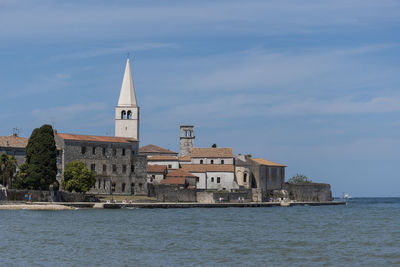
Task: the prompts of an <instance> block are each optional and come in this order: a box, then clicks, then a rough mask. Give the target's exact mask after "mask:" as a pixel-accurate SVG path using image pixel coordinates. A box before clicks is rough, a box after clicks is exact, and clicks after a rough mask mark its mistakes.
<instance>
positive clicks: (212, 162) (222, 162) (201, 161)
mask: <svg viewBox="0 0 400 267" xmlns="http://www.w3.org/2000/svg"><path fill="white" fill-rule="evenodd" d="M203 163H204V161H203V160H202V159H201V160H200V164H203ZM224 163H225V161H224V160H223V159H221V164H224ZM210 164H214V160H213V159H212V160H211V161H210Z"/></svg>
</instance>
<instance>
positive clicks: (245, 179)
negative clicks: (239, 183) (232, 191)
mask: <svg viewBox="0 0 400 267" xmlns="http://www.w3.org/2000/svg"><path fill="white" fill-rule="evenodd" d="M243 183H247V173H244V175H243Z"/></svg>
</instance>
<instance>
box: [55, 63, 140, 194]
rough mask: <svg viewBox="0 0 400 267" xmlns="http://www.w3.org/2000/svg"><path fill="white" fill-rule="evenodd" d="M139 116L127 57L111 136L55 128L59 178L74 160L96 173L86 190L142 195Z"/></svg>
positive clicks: (99, 192)
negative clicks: (57, 130) (93, 181)
mask: <svg viewBox="0 0 400 267" xmlns="http://www.w3.org/2000/svg"><path fill="white" fill-rule="evenodd" d="M139 119H140V117H139V107H138V105H137V102H136V95H135V88H134V84H133V79H132V71H131V66H130V61H129V59H128V60H127V62H126V67H125V73H124V77H123V81H122V86H121V91H120V96H119V100H118V104H117V106H116V108H115V136H93V135H78V134H69V133H58V132H55V140H56V145H57V149H58V158H57V167H58V170H59V172H58V175H57V179H58V180H59V182H61V181H62V179H63V171H64V169H65V166H66V165H67V164H68V163H69V162H71V161H74V160H78V161H82V162H83V163H85V165H86V167H87V168H88V169H89V170H91V171H93V172H95V174H96V184H95V186H94V187H93V188H92V189H91V190H90V193H95V194H119V195H146V194H147V182H146V174H147V158H146V156H145V155H139V122H140V121H139Z"/></svg>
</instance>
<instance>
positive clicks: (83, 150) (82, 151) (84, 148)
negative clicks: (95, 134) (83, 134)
mask: <svg viewBox="0 0 400 267" xmlns="http://www.w3.org/2000/svg"><path fill="white" fill-rule="evenodd" d="M81 153H82V155H83V154H85V153H86V147H84V146H83V147H81Z"/></svg>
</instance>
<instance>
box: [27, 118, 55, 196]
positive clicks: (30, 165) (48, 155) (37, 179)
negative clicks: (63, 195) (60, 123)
mask: <svg viewBox="0 0 400 267" xmlns="http://www.w3.org/2000/svg"><path fill="white" fill-rule="evenodd" d="M56 157H57V150H56V143H55V140H54V132H53V128H52V127H51V126H50V125H47V124H45V125H43V126H42V127H40V128H36V129H34V130H33V132H32V134H31V136H30V137H29V140H28V145H27V146H26V163H27V169H26V177H25V181H24V185H25V187H27V188H29V189H41V190H48V189H49V186H50V185H51V184H52V183H54V182H55V181H56V175H57V159H56Z"/></svg>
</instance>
